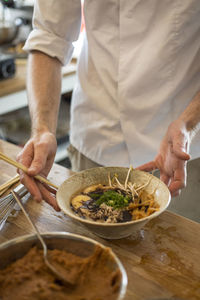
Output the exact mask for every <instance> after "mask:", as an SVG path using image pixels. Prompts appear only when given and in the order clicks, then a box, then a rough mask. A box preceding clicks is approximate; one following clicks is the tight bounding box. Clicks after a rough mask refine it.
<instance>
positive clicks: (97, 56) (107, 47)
mask: <svg viewBox="0 0 200 300" xmlns="http://www.w3.org/2000/svg"><path fill="white" fill-rule="evenodd" d="M84 15H85V24H86V33H85V38H84V44H83V49H82V51H81V55H80V59H79V66H78V81H77V84H76V86H75V89H74V92H73V99H72V108H71V112H72V114H71V129H70V141H71V144H72V145H71V146H70V149H69V152H70V156H71V158H72V162H74V161H75V162H76V165H73V168H74V169H76V170H80V169H82V168H85V167H86V168H87V167H90V166H95V165H105V166H109V165H115V166H117V165H118V166H129V165H130V164H132V165H133V166H134V167H138V168H140V169H142V170H147V171H150V170H153V169H157V168H158V169H159V170H160V177H161V180H163V181H164V182H165V183H166V184H167V185H168V186H169V189H170V191H171V193H172V195H177V194H179V193H180V189H181V188H183V187H184V186H185V184H186V163H187V161H188V160H189V159H190V155H189V149H190V145H191V141H192V139H193V137H194V136H195V135H196V133H197V131H198V128H199V124H200V93H199V91H200V22H199V19H200V5H199V1H198V0H192V1H188V0H183V1H178V0H162V1H160V0H151V1H144V0H132V1H128V0H127V1H124V0H101V1H94V0H85V2H84ZM80 23H81V3H80V0H73V1H72V0H59V1H52V0H49V1H42V0H36V1H35V9H34V18H33V31H32V32H31V34H30V36H29V38H28V40H27V42H26V45H25V50H27V51H29V52H30V55H29V66H28V77H27V89H28V99H29V108H30V114H31V120H32V137H31V139H30V140H29V141H28V143H27V144H26V145H25V147H24V149H23V151H22V153H21V154H20V155H19V158H18V159H19V161H20V162H22V163H23V164H25V165H26V166H27V167H29V175H30V176H27V175H24V174H22V175H21V180H22V182H23V183H24V184H25V185H26V186H27V187H28V189H29V191H30V193H31V194H32V195H33V197H34V198H35V199H36V200H37V201H41V199H45V200H46V201H47V202H48V203H50V204H51V205H52V206H53V207H54V208H55V209H58V206H57V204H56V201H55V198H54V197H53V195H52V194H51V193H50V192H49V191H47V189H46V188H45V187H44V186H43V185H42V184H41V183H38V182H35V181H34V180H33V179H32V176H33V175H36V174H38V173H41V174H43V175H44V176H47V175H48V172H49V171H50V169H51V166H52V164H53V161H54V156H55V152H56V138H55V132H56V124H57V114H58V109H59V98H60V86H61V66H62V65H63V64H66V63H68V62H69V61H70V58H71V55H72V52H73V42H74V41H75V40H76V39H77V38H78V35H79V28H80ZM198 149H199V137H198V136H197V135H196V137H195V139H194V141H193V143H192V146H191V155H192V157H193V158H195V157H197V156H198V155H199V150H198ZM154 157H155V158H154ZM74 158H75V159H74ZM77 158H78V162H77ZM82 162H83V164H82Z"/></svg>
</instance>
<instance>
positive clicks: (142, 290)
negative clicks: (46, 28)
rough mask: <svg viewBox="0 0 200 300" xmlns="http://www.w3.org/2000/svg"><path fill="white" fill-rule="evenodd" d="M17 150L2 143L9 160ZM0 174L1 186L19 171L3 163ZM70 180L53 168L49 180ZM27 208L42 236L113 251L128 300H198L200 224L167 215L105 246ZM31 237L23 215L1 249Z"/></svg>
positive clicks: (46, 212) (11, 224) (13, 221)
mask: <svg viewBox="0 0 200 300" xmlns="http://www.w3.org/2000/svg"><path fill="white" fill-rule="evenodd" d="M19 150H20V148H19V147H17V146H14V145H12V144H9V143H7V142H4V141H2V140H0V151H2V152H4V153H5V154H7V155H9V156H10V157H12V158H15V157H16V154H17V153H18V152H19ZM0 170H1V175H0V184H2V183H4V182H5V181H7V180H8V179H9V178H11V177H12V176H14V175H15V174H16V170H15V168H14V167H12V166H9V165H8V164H6V163H5V162H3V161H0ZM70 175H71V172H70V170H68V169H66V168H64V167H61V166H59V165H54V166H53V168H52V171H51V173H50V174H49V179H50V180H52V181H53V182H55V183H56V184H58V185H59V184H61V183H62V182H63V181H64V180H65V179H67V178H68V177H69V176H70ZM188 201H189V199H188ZM26 207H27V209H28V211H29V213H30V216H31V218H32V219H33V220H34V221H35V224H36V225H37V226H38V228H39V230H40V231H41V232H45V231H68V232H72V233H76V234H80V235H84V236H88V237H90V238H93V239H95V240H97V241H99V242H101V243H103V244H104V245H106V246H109V247H111V248H112V249H113V251H114V252H115V253H116V254H117V256H118V257H119V259H120V260H121V262H122V263H123V265H124V267H125V269H126V271H127V275H128V289H127V294H126V297H125V300H134V299H136V300H140V299H145V300H146V299H147V300H148V299H149V300H150V299H163V300H164V299H168V298H169V299H190V300H193V299H194V300H196V299H200V224H198V223H196V222H193V221H191V220H189V219H186V218H183V217H181V216H178V215H175V214H173V213H171V212H169V211H166V212H164V213H163V214H162V215H160V216H159V217H157V218H156V219H154V220H152V221H150V222H149V223H148V224H147V225H146V226H145V227H144V228H143V229H142V230H141V231H140V232H139V233H138V235H137V236H130V237H128V238H124V239H121V240H112V241H111V240H110V241H107V240H104V239H101V238H99V237H97V236H95V235H93V234H92V233H91V232H89V231H88V230H87V229H86V228H84V227H82V225H80V224H77V223H75V222H74V221H72V220H71V219H70V218H69V217H67V216H65V215H64V214H63V213H62V212H59V213H57V212H56V211H54V210H53V209H52V208H51V207H50V206H49V205H47V204H46V203H44V202H43V203H41V204H38V203H36V202H34V201H33V200H32V199H31V198H30V199H29V200H28V201H27V203H26ZM32 232H33V230H32V228H31V227H30V226H29V223H28V222H27V220H26V219H25V217H24V216H23V214H22V213H21V212H19V213H18V215H17V216H16V217H13V218H10V219H9V221H8V222H7V223H6V225H5V226H4V228H3V229H2V231H1V232H0V243H2V242H5V241H7V240H9V239H12V238H15V237H18V236H21V235H24V234H28V233H32ZM105 300H107V299H105Z"/></svg>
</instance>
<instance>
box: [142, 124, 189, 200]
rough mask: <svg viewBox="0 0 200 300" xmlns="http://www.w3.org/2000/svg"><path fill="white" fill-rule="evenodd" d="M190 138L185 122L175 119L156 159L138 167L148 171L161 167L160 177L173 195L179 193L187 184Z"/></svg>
mask: <svg viewBox="0 0 200 300" xmlns="http://www.w3.org/2000/svg"><path fill="white" fill-rule="evenodd" d="M190 140H191V138H190V134H189V131H188V130H187V129H186V126H185V123H184V122H183V121H181V120H176V121H174V122H173V123H171V125H170V126H169V128H168V130H167V132H166V135H165V136H164V138H163V140H162V142H161V145H160V149H159V152H158V155H157V156H156V157H155V159H154V160H153V161H151V162H149V163H146V164H144V165H142V166H139V167H138V168H137V169H139V170H143V171H148V172H149V171H152V170H155V169H159V170H160V179H161V180H162V181H163V182H164V183H165V184H166V185H167V186H168V187H169V190H170V192H171V194H172V196H177V195H179V194H180V191H181V189H182V188H184V187H185V186H186V177H187V172H186V164H187V161H188V160H189V159H190V155H189V154H188V153H189V146H190Z"/></svg>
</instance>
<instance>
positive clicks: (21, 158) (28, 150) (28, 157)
mask: <svg viewBox="0 0 200 300" xmlns="http://www.w3.org/2000/svg"><path fill="white" fill-rule="evenodd" d="M32 160H33V144H32V143H27V144H26V145H25V146H24V148H23V150H22V151H20V153H19V154H18V155H17V161H18V162H20V163H21V164H23V165H24V166H26V167H29V166H30V165H31V162H32Z"/></svg>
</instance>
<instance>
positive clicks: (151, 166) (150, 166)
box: [136, 161, 157, 172]
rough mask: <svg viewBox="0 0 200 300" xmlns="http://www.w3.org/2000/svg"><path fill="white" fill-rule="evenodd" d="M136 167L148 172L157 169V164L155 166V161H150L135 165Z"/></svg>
mask: <svg viewBox="0 0 200 300" xmlns="http://www.w3.org/2000/svg"><path fill="white" fill-rule="evenodd" d="M136 169H137V170H141V171H146V172H150V171H153V170H155V169H157V166H156V163H155V161H150V162H148V163H146V164H144V165H141V166H139V167H137V168H136Z"/></svg>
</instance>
